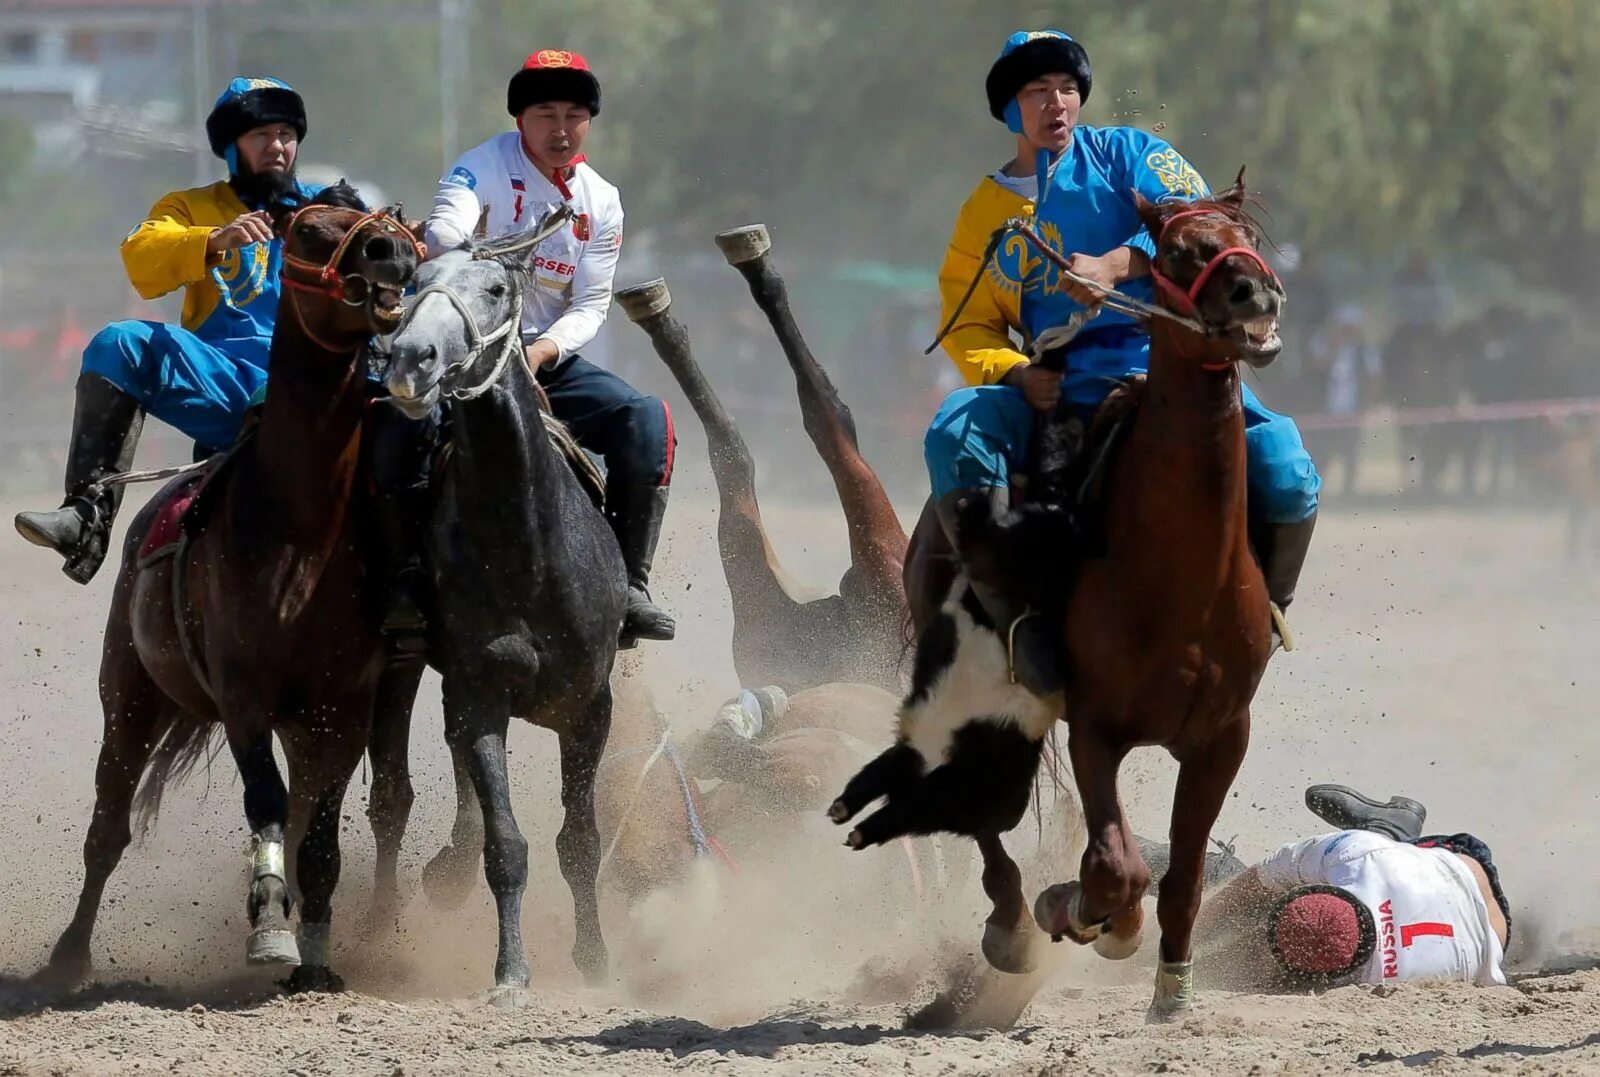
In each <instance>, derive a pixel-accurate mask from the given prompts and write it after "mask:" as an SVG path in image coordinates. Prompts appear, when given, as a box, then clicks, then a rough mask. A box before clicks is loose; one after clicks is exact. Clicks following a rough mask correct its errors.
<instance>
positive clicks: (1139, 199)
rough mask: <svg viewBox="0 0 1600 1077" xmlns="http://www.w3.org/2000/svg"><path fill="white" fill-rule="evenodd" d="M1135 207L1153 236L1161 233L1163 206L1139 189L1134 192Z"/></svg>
mask: <svg viewBox="0 0 1600 1077" xmlns="http://www.w3.org/2000/svg"><path fill="white" fill-rule="evenodd" d="M1133 208H1134V211H1135V212H1136V213H1138V214H1139V219H1140V220H1141V221H1143V222H1144V226H1145V229H1146V230H1147V231H1148V232H1149V233H1150V234H1151V235H1152V236H1159V235H1160V234H1161V208H1160V207H1159V206H1157V205H1156V204H1155V203H1154V202H1152V201H1150V200H1149V199H1148V198H1146V197H1145V196H1144V195H1142V194H1140V193H1139V192H1138V191H1134V192H1133Z"/></svg>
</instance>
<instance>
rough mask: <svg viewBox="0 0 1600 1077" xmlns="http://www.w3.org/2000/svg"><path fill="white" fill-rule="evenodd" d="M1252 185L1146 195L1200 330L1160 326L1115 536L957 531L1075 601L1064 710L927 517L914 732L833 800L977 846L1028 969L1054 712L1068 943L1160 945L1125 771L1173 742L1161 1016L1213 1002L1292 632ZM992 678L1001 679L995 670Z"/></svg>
mask: <svg viewBox="0 0 1600 1077" xmlns="http://www.w3.org/2000/svg"><path fill="white" fill-rule="evenodd" d="M1243 179H1244V174H1243V172H1242V171H1241V173H1240V178H1239V184H1238V185H1236V186H1235V187H1234V188H1233V189H1232V190H1230V191H1228V192H1227V193H1225V194H1223V195H1222V196H1221V197H1219V198H1216V199H1212V200H1205V201H1200V202H1195V203H1160V204H1151V203H1148V202H1146V201H1144V200H1142V199H1139V200H1138V208H1139V212H1140V215H1141V217H1142V218H1143V220H1144V223H1145V225H1146V227H1147V228H1148V230H1149V232H1150V234H1151V235H1152V236H1154V237H1156V242H1157V254H1156V258H1155V267H1156V270H1155V277H1156V281H1157V284H1158V285H1159V288H1158V294H1159V296H1160V303H1161V306H1162V307H1163V308H1164V309H1165V310H1166V311H1167V312H1169V313H1171V314H1174V315H1176V316H1178V317H1180V318H1183V319H1184V320H1185V321H1184V322H1183V323H1179V322H1178V321H1175V320H1169V319H1167V318H1154V319H1153V320H1152V326H1151V349H1150V371H1149V377H1148V382H1147V384H1146V386H1145V388H1144V391H1143V393H1142V394H1141V395H1142V400H1141V402H1140V404H1139V407H1138V410H1137V412H1136V413H1135V414H1134V415H1133V416H1132V417H1131V418H1129V419H1127V420H1126V425H1125V426H1124V427H1123V432H1122V434H1121V437H1120V441H1119V445H1120V447H1119V448H1118V449H1117V450H1116V453H1115V455H1114V456H1113V457H1112V458H1111V460H1110V463H1109V465H1108V470H1107V471H1106V473H1105V477H1104V484H1103V488H1104V493H1103V494H1101V495H1100V497H1099V501H1098V504H1096V505H1094V506H1093V507H1094V509H1095V516H1096V518H1097V519H1098V521H1099V524H1098V528H1097V530H1098V532H1099V537H1100V538H1101V539H1102V540H1103V550H1101V551H1096V552H1093V553H1091V555H1090V556H1087V557H1085V558H1084V559H1083V560H1082V561H1081V562H1080V563H1078V564H1077V565H1076V566H1075V571H1073V572H1071V573H1067V572H1064V571H1063V570H1062V566H1061V565H1060V564H1059V562H1060V561H1061V560H1062V559H1063V558H1064V557H1065V556H1066V555H1065V554H1064V553H1062V552H1060V551H1062V550H1063V549H1066V548H1067V547H1064V546H1062V545H1061V544H1059V542H1056V541H1055V539H1056V538H1057V537H1058V536H1060V535H1062V534H1066V533H1068V531H1067V529H1065V528H1064V527H1063V526H1062V525H1061V523H1060V521H1059V520H1058V519H1054V518H1051V517H1052V514H1049V513H1046V514H1043V515H1040V516H1014V517H1011V518H1008V519H1006V520H1005V521H1003V522H999V521H996V520H995V519H994V517H993V515H992V514H991V512H990V510H989V508H988V506H977V505H972V506H967V509H966V511H964V512H963V514H962V520H961V525H960V526H959V527H958V528H957V530H958V534H957V543H956V545H957V548H958V551H959V554H960V556H959V558H958V559H957V560H958V562H959V564H960V566H961V568H962V570H964V571H966V572H967V573H969V574H972V575H976V573H977V571H978V570H977V569H975V567H974V566H982V571H984V572H985V573H986V574H988V573H993V572H995V571H997V570H998V571H1001V572H1004V573H1005V574H1006V576H1007V578H1006V579H1004V580H1003V581H999V582H1003V583H1004V584H1005V585H1008V586H1011V587H1014V588H1029V587H1031V588H1032V589H1033V590H1032V591H1031V594H1032V595H1033V597H1035V598H1036V599H1037V601H1036V602H1035V603H1034V607H1033V608H1035V609H1046V610H1049V609H1052V608H1053V609H1056V610H1058V611H1060V616H1061V617H1062V618H1063V623H1064V627H1065V636H1066V653H1067V655H1068V657H1069V659H1070V676H1069V679H1068V683H1067V688H1066V695H1065V702H1064V703H1063V702H1062V700H1061V698H1060V697H1054V698H1053V699H1052V700H1037V699H1034V698H1033V697H1031V695H1029V694H1027V693H1026V692H1024V691H1023V690H1022V689H1021V688H1020V687H1019V686H1017V685H1016V684H1015V683H1007V678H1006V668H1007V652H1006V649H1005V648H1006V642H1005V638H1004V635H1003V633H1004V630H1003V629H999V628H997V626H993V625H992V624H991V625H988V626H985V625H984V624H982V623H981V621H982V611H981V610H980V609H978V607H977V605H976V604H975V603H974V602H972V601H970V592H969V591H967V589H966V587H965V581H964V579H962V578H959V577H958V578H957V579H956V580H955V581H954V584H952V580H951V577H952V576H953V575H955V572H956V568H955V566H954V565H951V564H950V558H949V556H948V552H947V551H946V553H945V554H944V555H943V556H942V557H941V556H940V553H939V548H940V544H941V543H942V541H943V537H942V535H940V534H939V533H938V528H937V527H936V526H934V527H929V526H919V528H918V531H917V533H916V535H914V536H913V540H912V542H913V550H912V553H911V555H910V556H909V557H908V564H907V591H908V593H909V594H911V595H912V596H913V602H912V606H913V609H914V611H917V612H918V615H919V623H918V625H917V628H918V629H919V632H920V633H921V639H920V641H919V647H918V654H917V668H916V669H915V670H914V672H913V677H912V680H913V688H912V695H911V696H910V697H909V698H908V700H907V703H906V705H905V707H904V708H903V710H902V732H901V738H900V741H899V742H898V743H897V744H896V745H895V746H894V747H893V748H891V749H889V751H888V752H885V753H884V755H883V756H880V757H879V759H878V760H877V761H875V762H874V763H873V764H872V766H871V767H869V768H868V769H867V770H865V771H863V772H862V774H860V775H858V776H857V778H856V779H855V780H854V781H852V782H851V783H850V785H849V786H847V787H846V790H845V793H844V794H843V795H842V796H841V797H840V800H839V801H838V802H837V803H836V804H835V805H834V807H833V809H832V811H831V814H832V815H833V817H834V819H835V820H836V821H837V822H844V821H846V820H847V819H849V818H850V817H851V816H853V815H854V814H856V813H857V812H859V811H860V810H861V809H862V808H864V807H865V806H866V805H867V804H868V803H870V802H871V801H872V800H873V799H875V798H876V797H877V796H879V795H888V797H889V804H888V806H886V807H885V808H883V809H882V810H880V811H879V812H877V813H876V814H875V815H873V816H871V817H869V818H867V819H866V820H864V821H863V822H861V823H860V824H859V825H858V826H857V828H856V829H855V831H853V832H852V835H851V842H850V843H851V844H852V845H853V846H855V847H858V848H859V847H864V846H867V845H872V844H877V843H880V842H882V841H885V840H888V839H890V838H893V837H895V836H898V835H899V834H902V833H927V832H929V831H930V830H956V831H957V832H960V833H968V834H972V835H973V836H974V837H976V838H977V840H978V844H979V849H980V851H981V852H982V853H983V857H984V887H985V891H986V893H988V895H989V897H990V899H991V900H992V901H993V903H994V910H993V912H992V914H991V915H990V917H989V920H988V927H987V930H986V932H985V938H984V952H985V954H986V955H987V956H989V957H990V960H991V962H993V963H994V964H995V965H996V967H999V968H1002V969H1006V970H1008V971H1024V970H1026V969H1027V968H1029V967H1030V966H1031V965H1033V964H1034V963H1035V962H1036V959H1037V955H1032V954H1031V953H1030V950H1031V945H1032V938H1036V937H1037V936H1035V935H1034V934H1033V925H1032V924H1030V923H1029V922H1028V921H1029V917H1028V915H1027V909H1026V905H1025V902H1024V900H1023V896H1022V889H1021V875H1020V872H1019V871H1018V870H1017V867H1016V864H1015V863H1014V862H1013V861H1012V860H1011V858H1010V856H1009V855H1008V854H1007V853H1006V851H1005V849H1004V847H1003V846H1002V844H1001V841H1000V834H1001V833H1003V832H1004V831H1005V830H1008V829H1010V827H1012V826H1015V825H1016V821H1017V819H1018V818H1019V817H1020V813H1021V805H1022V803H1024V800H1023V796H1022V786H1023V785H1025V784H1026V783H1027V782H1028V781H1030V780H1031V779H1032V777H1033V775H1034V774H1035V773H1036V771H1037V765H1038V758H1039V752H1040V742H1041V741H1042V739H1043V737H1044V735H1045V733H1046V731H1047V730H1048V729H1049V727H1050V726H1051V725H1053V723H1054V719H1053V717H1052V715H1057V716H1064V717H1065V720H1066V722H1067V724H1068V728H1069V741H1068V750H1069V756H1070V758H1071V761H1072V768H1073V774H1074V777H1075V780H1076V783H1077V787H1078V792H1079V794H1080V799H1081V801H1082V805H1083V812H1084V816H1085V821H1086V825H1087V831H1088V846H1087V848H1086V850H1085V852H1084V855H1083V860H1082V863H1081V866H1080V871H1079V878H1078V880H1077V881H1074V882H1070V883H1065V884H1060V885H1057V886H1054V887H1051V888H1050V889H1048V890H1046V891H1045V892H1044V893H1043V894H1041V895H1040V897H1039V900H1038V901H1037V902H1036V904H1035V908H1034V916H1033V919H1034V920H1035V921H1037V923H1038V925H1039V926H1040V927H1042V928H1043V929H1044V930H1045V931H1046V932H1047V933H1048V934H1050V935H1052V936H1053V937H1055V938H1057V939H1060V938H1063V937H1066V938H1071V939H1072V940H1073V941H1075V942H1080V943H1086V942H1094V943H1095V946H1096V949H1097V950H1098V951H1099V952H1100V953H1102V954H1103V955H1104V956H1108V957H1127V956H1130V955H1131V954H1132V953H1133V952H1134V951H1135V950H1136V949H1137V947H1138V944H1139V939H1140V932H1141V929H1142V923H1143V909H1142V906H1141V899H1142V898H1143V896H1144V892H1145V890H1146V888H1147V887H1148V885H1149V881H1150V872H1149V869H1148V868H1147V867H1146V865H1145V864H1144V862H1143V860H1142V858H1141V857H1140V854H1139V849H1138V845H1137V842H1136V841H1135V839H1134V836H1133V832H1132V830H1131V829H1130V828H1129V826H1128V823H1127V820H1126V819H1125V818H1124V816H1123V813H1122V806H1121V802H1120V800H1119V797H1118V792H1117V771H1118V769H1119V768H1120V766H1121V764H1122V761H1123V759H1124V758H1126V756H1127V754H1128V752H1129V751H1130V750H1131V749H1133V748H1135V747H1140V746H1145V745H1160V746H1162V747H1165V748H1166V749H1167V750H1168V751H1170V752H1171V753H1172V754H1173V755H1174V756H1175V757H1176V758H1177V759H1178V761H1179V775H1178V784H1177V791H1176V795H1175V798H1174V806H1173V814H1172V834H1171V837H1172V849H1171V866H1170V868H1169V870H1168V872H1167V874H1166V875H1165V877H1164V878H1163V880H1162V883H1161V888H1160V898H1159V902H1158V906H1157V915H1158V918H1159V920H1160V923H1161V930H1162V938H1161V962H1160V967H1159V971H1158V973H1157V978H1156V993H1155V1000H1154V1003H1153V1005H1152V1015H1153V1016H1156V1017H1164V1016H1168V1015H1170V1014H1172V1013H1175V1012H1177V1011H1178V1010H1181V1009H1185V1008H1187V1007H1188V1006H1190V1005H1191V1004H1192V1000H1193V988H1192V978H1191V972H1190V960H1189V959H1190V935H1191V932H1192V929H1193V924H1194V918H1195V915H1196V913H1197V911H1198V909H1199V905H1200V889H1201V878H1202V869H1203V865H1204V858H1205V852H1206V843H1207V840H1208V838H1209V836H1210V832H1211V826H1212V824H1213V823H1214V822H1215V821H1216V818H1217V815H1218V813H1219V812H1220V810H1221V808H1222V802H1223V799H1224V797H1225V796H1226V795H1227V792H1228V789H1229V787H1230V786H1231V784H1232V782H1233V778H1234V775H1235V774H1236V773H1237V771H1238V768H1239V765H1240V763H1241V762H1242V761H1243V759H1244V753H1245V747H1246V744H1247V742H1248V740H1249V730H1250V701H1251V699H1252V697H1253V696H1254V694H1255V690H1256V686H1257V684H1258V683H1259V681H1260V679H1261V675H1262V672H1263V670H1264V669H1265V667H1266V662H1267V657H1268V654H1269V651H1270V647H1271V613H1270V607H1269V604H1268V599H1267V593H1266V587H1265V583H1264V581H1263V579H1262V574H1261V570H1260V568H1259V567H1258V565H1257V564H1256V561H1255V559H1254V557H1253V555H1252V553H1251V549H1250V545H1249V538H1248V534H1247V527H1246V517H1245V442H1244V416H1243V412H1242V410H1241V404H1240V378H1239V373H1238V366H1237V364H1238V362H1239V361H1241V360H1242V361H1245V362H1248V363H1250V364H1251V365H1252V366H1257V367H1260V366H1265V365H1266V364H1267V363H1269V362H1271V361H1272V360H1273V359H1274V358H1276V356H1277V353H1278V351H1279V350H1280V349H1281V347H1282V345H1281V341H1279V340H1278V338H1277V334H1276V317H1277V314H1278V311H1279V309H1280V307H1281V305H1282V301H1283V291H1282V287H1281V285H1280V284H1279V282H1278V280H1277V278H1276V276H1275V275H1274V274H1273V273H1272V271H1271V270H1270V269H1269V268H1268V267H1267V266H1266V264H1265V262H1263V261H1262V259H1261V257H1260V255H1259V254H1257V253H1256V247H1257V243H1258V238H1259V236H1258V231H1257V229H1256V227H1255V226H1254V224H1253V223H1252V222H1251V220H1250V218H1249V216H1248V215H1247V214H1246V213H1245V210H1244V203H1245V192H1244V188H1243ZM925 521H926V517H925ZM1041 528H1042V529H1043V530H1042V532H1041V530H1040V529H1041ZM1045 539H1049V540H1050V541H1045ZM1053 562H1054V563H1053ZM997 567H998V568H997ZM1040 581H1049V582H1048V583H1041V582H1040ZM1041 587H1043V588H1047V589H1052V590H1054V592H1055V593H1054V594H1044V593H1041V592H1040V588H1041ZM947 595H948V596H949V598H948V601H946V600H945V599H946V596H947ZM941 603H943V609H942V610H941V609H940V608H939V607H940V606H941ZM930 611H932V612H930ZM996 671H997V672H998V676H997V677H996V676H995V672H996ZM985 673H986V674H987V675H988V676H989V687H988V688H986V689H985V688H983V686H982V684H981V683H979V682H978V681H977V680H976V678H977V677H978V676H979V675H980V674H985ZM996 682H998V683H996ZM1019 692H1022V694H1023V695H1024V696H1026V697H1027V698H1026V699H1021V698H1018V696H1017V694H1018V693H1019ZM963 707H964V708H965V709H964V710H963V709H962V708H963ZM1063 712H1064V713H1063ZM961 714H964V715H965V720H964V721H962V720H958V718H957V716H958V715H961ZM940 723H943V727H942V728H940V727H939V725H940Z"/></svg>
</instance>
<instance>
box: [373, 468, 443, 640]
mask: <svg viewBox="0 0 1600 1077" xmlns="http://www.w3.org/2000/svg"><path fill="white" fill-rule="evenodd" d="M430 505H431V502H430V500H429V491H428V484H427V483H425V482H424V483H419V484H417V485H414V486H402V487H400V488H399V489H396V490H380V491H378V494H377V497H376V498H375V499H374V508H375V510H376V511H375V513H374V515H375V516H376V518H377V519H376V521H375V522H376V524H377V529H378V535H377V538H378V570H379V572H380V573H381V574H382V577H383V578H382V580H381V581H380V586H381V588H382V593H383V635H384V638H385V639H387V640H388V643H389V651H390V653H392V654H396V655H412V654H420V653H421V652H422V650H423V649H424V645H425V643H426V636H427V630H428V619H427V616H426V615H425V614H424V612H423V611H424V609H425V608H426V607H425V605H424V603H425V602H426V599H427V587H428V577H427V573H426V572H425V571H424V569H423V564H422V541H423V536H424V533H425V532H426V530H427V526H428V510H429V507H430Z"/></svg>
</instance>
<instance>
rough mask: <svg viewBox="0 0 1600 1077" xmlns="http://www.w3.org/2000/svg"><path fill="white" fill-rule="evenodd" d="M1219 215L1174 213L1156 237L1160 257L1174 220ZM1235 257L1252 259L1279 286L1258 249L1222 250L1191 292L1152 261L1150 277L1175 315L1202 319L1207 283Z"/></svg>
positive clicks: (1202, 211) (1192, 211)
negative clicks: (1170, 303) (1227, 261)
mask: <svg viewBox="0 0 1600 1077" xmlns="http://www.w3.org/2000/svg"><path fill="white" fill-rule="evenodd" d="M1216 215H1217V214H1216V211H1215V210H1210V209H1186V210H1184V211H1183V212H1181V213H1174V214H1173V215H1172V216H1170V217H1168V218H1167V219H1166V220H1165V221H1163V222H1161V232H1160V234H1159V235H1157V236H1156V252H1157V254H1158V255H1159V253H1160V250H1161V241H1162V240H1163V239H1164V238H1166V235H1167V229H1168V228H1171V227H1172V222H1173V221H1176V220H1180V219H1182V218H1184V217H1212V216H1216ZM1234 255H1239V256H1241V257H1244V258H1248V259H1250V260H1251V261H1252V262H1254V263H1255V264H1256V265H1258V266H1260V267H1261V269H1262V271H1263V272H1265V273H1266V275H1267V276H1268V277H1269V278H1271V280H1272V282H1273V283H1274V284H1278V283H1279V282H1278V275H1277V274H1276V273H1274V272H1273V271H1272V267H1271V266H1269V265H1267V260H1266V259H1265V258H1263V257H1261V252H1260V251H1258V250H1256V249H1255V248H1254V247H1229V248H1227V249H1226V250H1224V251H1222V252H1221V253H1219V254H1218V255H1217V256H1216V257H1214V258H1212V259H1211V261H1209V262H1207V263H1206V265H1205V268H1204V269H1202V270H1200V275H1199V276H1198V277H1196V278H1195V279H1194V283H1193V284H1191V285H1189V287H1188V289H1187V290H1185V289H1183V288H1180V287H1179V286H1178V285H1177V284H1176V283H1174V282H1173V280H1172V278H1171V277H1168V276H1167V275H1166V274H1165V273H1162V272H1161V270H1159V269H1157V268H1156V265H1155V259H1151V263H1150V276H1151V277H1153V278H1154V279H1155V282H1156V287H1157V288H1158V289H1160V290H1161V292H1162V293H1163V294H1164V295H1165V296H1166V297H1167V298H1168V299H1169V300H1171V301H1172V304H1173V306H1174V308H1175V313H1178V314H1182V315H1185V316H1186V317H1191V318H1196V319H1198V318H1199V314H1200V311H1199V308H1198V303H1199V301H1200V290H1201V289H1202V288H1204V287H1205V286H1206V282H1207V281H1209V280H1210V279H1211V274H1213V273H1215V272H1216V271H1217V267H1219V266H1220V265H1222V263H1223V262H1224V261H1226V260H1227V259H1229V258H1232V257H1233V256H1234Z"/></svg>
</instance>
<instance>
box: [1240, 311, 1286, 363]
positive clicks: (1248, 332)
mask: <svg viewBox="0 0 1600 1077" xmlns="http://www.w3.org/2000/svg"><path fill="white" fill-rule="evenodd" d="M1231 334H1232V336H1233V340H1234V343H1235V344H1237V345H1238V346H1239V351H1240V353H1241V354H1242V355H1243V356H1244V357H1245V358H1246V359H1268V358H1272V357H1274V356H1276V355H1277V354H1278V353H1279V352H1281V351H1282V350H1283V338H1282V337H1280V336H1279V335H1278V319H1276V318H1273V317H1270V316H1269V317H1265V318H1252V319H1250V320H1249V321H1247V322H1240V323H1239V324H1238V325H1236V326H1234V327H1233V329H1232V331H1231Z"/></svg>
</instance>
